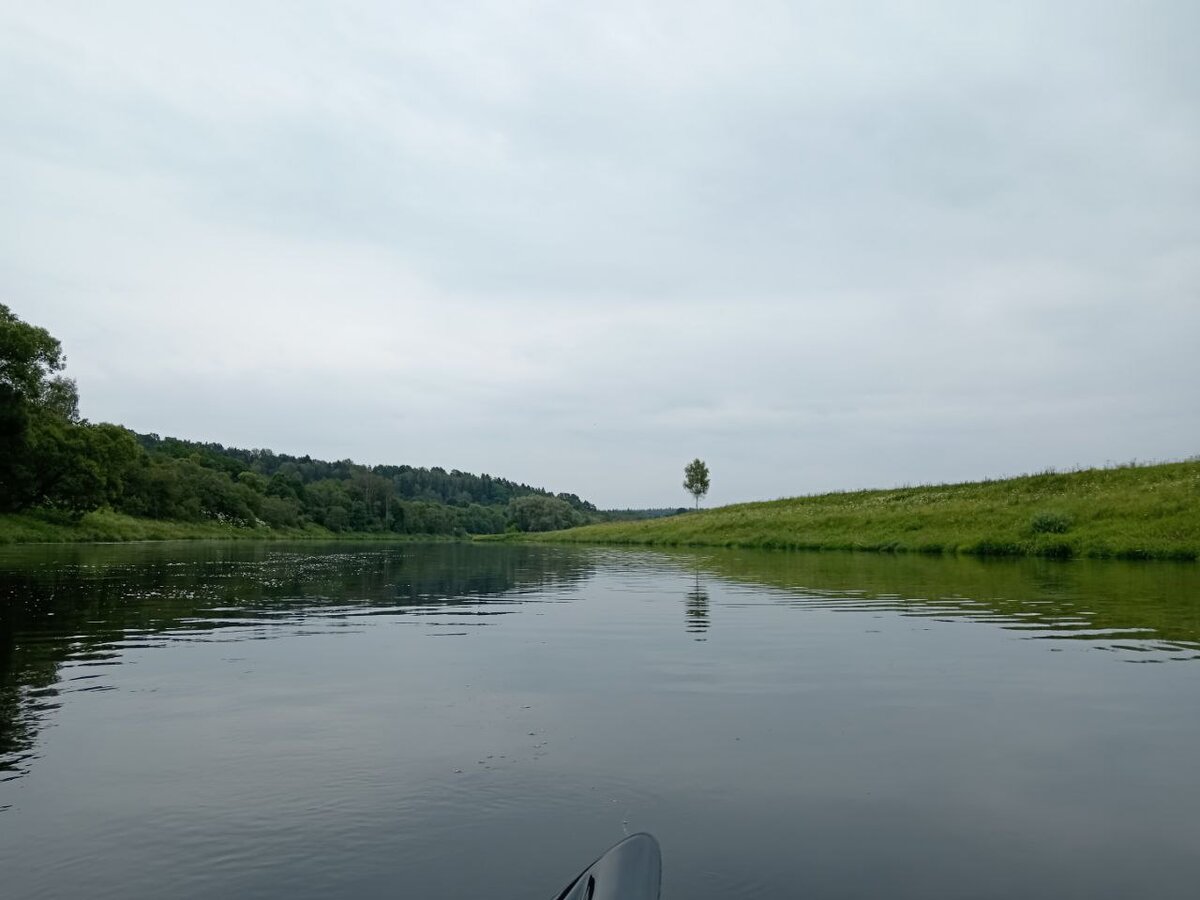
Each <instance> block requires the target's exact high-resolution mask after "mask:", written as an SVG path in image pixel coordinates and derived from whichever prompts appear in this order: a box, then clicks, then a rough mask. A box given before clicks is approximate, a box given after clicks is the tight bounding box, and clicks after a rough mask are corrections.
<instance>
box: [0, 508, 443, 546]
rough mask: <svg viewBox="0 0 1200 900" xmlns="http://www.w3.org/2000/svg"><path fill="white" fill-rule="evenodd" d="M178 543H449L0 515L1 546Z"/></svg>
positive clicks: (97, 517) (100, 515) (316, 529)
mask: <svg viewBox="0 0 1200 900" xmlns="http://www.w3.org/2000/svg"><path fill="white" fill-rule="evenodd" d="M180 540H256V541H276V540H277V541H295V540H319V541H335V540H355V541H362V540H387V541H404V540H420V541H442V540H454V538H452V537H449V536H447V535H436V534H421V535H406V534H396V533H394V532H333V531H330V530H329V529H327V528H322V527H321V526H319V525H311V524H310V525H306V526H304V527H302V528H270V527H267V526H265V525H263V526H258V527H252V526H244V525H231V524H226V523H222V522H177V521H170V520H165V519H140V518H136V517H134V516H126V515H122V514H121V513H116V512H112V511H111V510H96V511H94V512H89V513H86V514H85V515H84V516H83V517H82V518H80V519H78V520H76V521H70V520H68V519H65V518H59V517H56V516H53V515H47V514H45V513H40V512H27V513H9V514H5V515H0V545H4V544H43V543H44V544H69V543H89V542H91V543H96V542H105V543H107V542H121V541H180Z"/></svg>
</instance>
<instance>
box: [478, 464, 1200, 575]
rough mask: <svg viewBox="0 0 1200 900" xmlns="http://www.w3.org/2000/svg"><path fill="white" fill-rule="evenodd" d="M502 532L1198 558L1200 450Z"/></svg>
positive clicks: (661, 541)
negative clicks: (1173, 458) (1198, 454)
mask: <svg viewBox="0 0 1200 900" xmlns="http://www.w3.org/2000/svg"><path fill="white" fill-rule="evenodd" d="M501 539H505V540H536V541H554V542H572V543H595V544H629V545H643V546H654V545H659V546H693V547H704V546H708V547H747V548H750V547H757V548H767V549H805V550H808V549H811V550H868V551H887V552H918V553H963V554H972V555H980V556H1043V557H1058V558H1069V557H1090V558H1118V559H1182V560H1195V559H1197V558H1200V459H1193V460H1188V461H1186V462H1176V463H1164V464H1161V465H1148V466H1139V465H1129V466H1121V467H1116V468H1107V469H1085V470H1081V471H1076V472H1065V473H1055V472H1046V473H1042V474H1038V475H1026V476H1021V477H1018V478H1008V479H1003V480H995V481H981V482H967V483H962V484H941V485H924V486H919V487H909V488H897V489H892V490H869V491H854V492H845V493H830V494H819V495H813V496H807V497H794V498H790V499H785V500H774V501H769V502H763V503H742V504H737V505H734V506H725V507H721V508H718V509H713V510H704V511H701V512H693V513H687V514H683V515H677V516H671V517H668V518H662V519H651V520H645V521H637V522H612V523H606V524H601V525H588V526H584V527H581V528H573V529H570V530H568V531H557V532H550V533H545V534H528V535H505V536H503V537H502V538H501Z"/></svg>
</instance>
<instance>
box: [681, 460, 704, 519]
mask: <svg viewBox="0 0 1200 900" xmlns="http://www.w3.org/2000/svg"><path fill="white" fill-rule="evenodd" d="M683 489H684V490H685V491H688V492H689V493H690V494H691V495H692V496H693V497H695V498H696V509H699V508H700V498H701V497H703V496H704V495H705V494H707V493H708V466H706V465H705V464H704V460H702V459H693V460H692V461H691V462H690V463H688V464H687V465H686V466H685V467H684V469H683Z"/></svg>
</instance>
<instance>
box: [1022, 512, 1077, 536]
mask: <svg viewBox="0 0 1200 900" xmlns="http://www.w3.org/2000/svg"><path fill="white" fill-rule="evenodd" d="M1029 530H1030V531H1032V532H1033V533H1034V534H1066V533H1067V532H1068V531H1070V530H1071V517H1070V516H1068V515H1065V514H1063V513H1057V512H1039V513H1034V515H1033V518H1032V519H1030V520H1029Z"/></svg>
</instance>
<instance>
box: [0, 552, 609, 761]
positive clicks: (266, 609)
mask: <svg viewBox="0 0 1200 900" xmlns="http://www.w3.org/2000/svg"><path fill="white" fill-rule="evenodd" d="M555 556H558V555H557V554H555V552H554V551H553V550H547V549H545V548H536V547H534V548H521V549H517V550H516V551H515V552H513V550H511V549H505V550H503V551H501V550H499V548H498V549H497V552H487V551H486V550H485V551H484V552H482V553H479V552H470V548H468V547H466V546H464V545H462V544H432V545H413V544H406V545H399V546H395V545H393V546H391V547H386V548H381V547H380V545H367V546H353V547H348V546H347V545H345V544H332V545H312V544H304V545H298V546H284V545H278V544H252V543H215V542H214V543H183V544H176V543H165V544H142V545H73V546H64V547H59V546H46V545H40V546H33V547H22V548H7V549H5V550H4V551H3V556H0V780H6V779H10V778H13V777H16V776H17V775H19V774H20V773H21V772H23V771H24V769H25V766H26V765H27V763H28V761H29V759H30V756H31V753H32V748H33V744H34V739H35V736H36V731H37V727H38V723H39V722H40V721H42V720H43V719H44V718H45V715H46V714H47V713H50V712H52V711H53V710H55V709H57V708H58V707H59V706H60V705H61V700H62V698H63V697H64V696H65V695H68V694H72V693H79V692H91V691H105V690H110V689H111V687H110V686H109V685H107V684H105V683H103V681H102V678H103V667H107V666H112V665H117V664H119V663H120V661H121V658H122V655H123V654H124V653H125V652H127V651H130V650H138V649H145V648H150V647H159V648H161V647H167V646H169V645H171V644H174V643H180V642H189V641H241V640H248V639H253V640H262V639H270V638H279V637H287V636H293V635H315V634H320V633H322V632H325V631H338V632H344V631H346V630H347V629H352V628H353V627H354V624H355V622H356V621H357V620H359V619H361V618H363V617H376V616H391V615H401V614H402V615H405V616H409V617H412V620H413V621H414V622H415V623H419V624H420V625H421V626H423V627H424V628H426V629H427V634H429V635H430V636H461V635H463V634H464V633H465V632H464V631H462V629H464V628H474V627H479V626H483V625H487V624H489V622H490V621H491V619H492V618H494V617H496V616H502V615H507V614H509V613H510V612H512V611H513V609H512V607H511V605H506V606H505V607H504V608H494V604H493V603H492V601H493V600H494V599H495V598H497V597H500V596H502V595H505V596H507V597H508V598H509V600H510V601H512V600H513V599H514V598H515V599H528V598H529V596H530V595H532V594H534V593H536V592H542V591H546V590H549V589H552V588H556V587H561V586H565V585H570V584H575V583H577V582H579V581H580V580H581V579H583V578H584V577H586V576H587V574H588V572H589V571H590V563H589V562H588V561H587V560H586V559H585V558H582V557H579V556H578V555H573V556H570V557H569V558H566V557H563V558H558V559H556V561H555V562H554V563H553V564H548V563H547V562H546V560H547V559H548V558H549V557H555Z"/></svg>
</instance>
